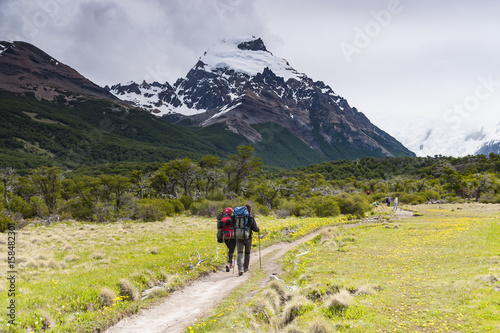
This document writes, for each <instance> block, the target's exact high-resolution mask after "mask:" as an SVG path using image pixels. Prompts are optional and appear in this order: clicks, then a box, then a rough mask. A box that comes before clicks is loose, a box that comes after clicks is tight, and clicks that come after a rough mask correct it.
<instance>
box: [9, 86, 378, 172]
mask: <svg viewBox="0 0 500 333" xmlns="http://www.w3.org/2000/svg"><path fill="white" fill-rule="evenodd" d="M66 97H67V98H63V97H61V98H58V99H57V101H54V102H48V101H38V100H36V99H35V98H33V97H32V96H26V95H20V94H14V93H10V92H7V91H3V90H0V100H1V101H2V103H1V104H0V161H1V162H0V166H3V167H13V168H15V169H17V170H20V171H21V172H28V171H29V170H30V169H32V168H36V167H40V166H59V167H61V168H62V169H64V170H66V169H68V170H75V169H78V168H86V167H89V166H90V167H96V166H99V165H101V164H108V163H116V162H127V163H133V162H135V163H157V162H160V163H165V162H167V161H169V160H173V159H178V158H183V157H188V158H192V159H196V160H199V159H201V158H202V157H203V156H204V155H206V154H212V155H218V156H219V157H222V158H227V157H228V156H229V155H230V154H231V153H232V152H234V151H235V150H236V146H238V145H254V147H255V148H256V153H257V156H259V157H260V158H261V159H262V160H263V161H264V163H265V164H266V165H268V166H270V167H279V168H293V167H299V166H304V165H309V164H312V163H319V162H324V161H327V160H328V158H327V157H325V156H323V155H322V154H320V153H319V152H318V151H316V150H314V149H312V148H310V147H308V146H307V145H306V144H304V143H303V142H302V141H301V140H299V139H298V138H296V137H295V136H293V135H292V134H291V133H290V132H289V131H288V130H286V129H284V128H282V127H280V126H278V125H276V124H274V123H268V124H261V125H257V126H255V128H256V129H257V131H259V132H260V133H261V135H262V137H263V141H262V142H260V143H256V144H254V143H252V142H250V141H248V140H247V139H246V138H245V137H243V136H241V135H238V134H235V133H232V132H231V131H229V130H227V129H225V128H223V127H221V125H213V126H209V127H206V128H192V127H188V126H181V125H173V124H169V123H167V122H165V121H162V120H161V119H159V118H157V117H156V116H154V115H151V114H150V113H148V112H145V111H143V110H139V109H134V108H132V107H128V108H126V107H124V106H123V105H120V104H117V103H112V102H110V101H107V100H98V99H82V98H77V97H74V96H66ZM368 154H369V153H368Z"/></svg>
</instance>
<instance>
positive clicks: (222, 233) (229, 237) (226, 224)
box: [217, 208, 236, 272]
mask: <svg viewBox="0 0 500 333" xmlns="http://www.w3.org/2000/svg"><path fill="white" fill-rule="evenodd" d="M233 215H234V212H233V209H232V208H224V210H223V211H222V213H219V215H218V216H217V229H218V231H217V241H218V242H219V243H222V242H224V244H226V247H227V263H226V272H229V271H230V270H231V268H233V255H234V249H235V248H236V239H235V238H234V230H233Z"/></svg>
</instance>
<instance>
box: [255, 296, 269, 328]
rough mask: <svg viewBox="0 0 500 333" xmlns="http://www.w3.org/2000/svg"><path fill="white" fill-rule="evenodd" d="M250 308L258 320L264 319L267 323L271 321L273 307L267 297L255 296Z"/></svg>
mask: <svg viewBox="0 0 500 333" xmlns="http://www.w3.org/2000/svg"><path fill="white" fill-rule="evenodd" d="M250 309H251V311H252V313H253V315H254V316H255V317H256V318H257V319H258V320H260V321H264V322H265V323H267V324H270V323H271V321H272V318H273V315H274V307H273V304H271V302H270V301H269V300H268V299H267V298H265V297H262V296H261V297H256V298H255V299H254V300H253V302H252V304H251V305H250Z"/></svg>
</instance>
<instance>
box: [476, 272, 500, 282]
mask: <svg viewBox="0 0 500 333" xmlns="http://www.w3.org/2000/svg"><path fill="white" fill-rule="evenodd" d="M475 280H477V281H481V282H485V283H495V282H498V277H497V276H495V275H493V274H487V275H480V276H477V277H476V278H475Z"/></svg>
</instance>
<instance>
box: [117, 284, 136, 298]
mask: <svg viewBox="0 0 500 333" xmlns="http://www.w3.org/2000/svg"><path fill="white" fill-rule="evenodd" d="M118 287H119V288H120V296H123V297H125V298H126V299H127V300H130V301H137V300H138V299H139V291H138V290H137V288H136V287H135V286H134V284H133V283H132V282H130V280H128V279H121V280H120V282H119V283H118Z"/></svg>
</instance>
